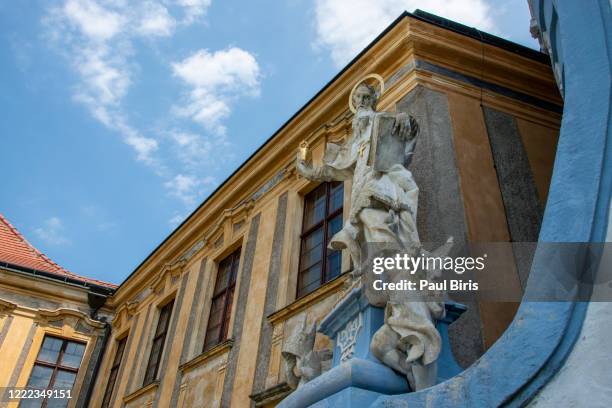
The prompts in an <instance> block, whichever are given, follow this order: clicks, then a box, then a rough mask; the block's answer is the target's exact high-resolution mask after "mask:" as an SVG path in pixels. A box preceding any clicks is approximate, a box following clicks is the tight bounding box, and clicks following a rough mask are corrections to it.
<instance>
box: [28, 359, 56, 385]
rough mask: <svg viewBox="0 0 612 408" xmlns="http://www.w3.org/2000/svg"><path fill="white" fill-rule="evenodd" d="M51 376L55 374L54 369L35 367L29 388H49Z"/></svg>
mask: <svg viewBox="0 0 612 408" xmlns="http://www.w3.org/2000/svg"><path fill="white" fill-rule="evenodd" d="M51 374H53V369H52V368H49V367H45V366H41V365H34V368H33V369H32V374H30V379H29V381H28V385H27V387H28V388H47V386H48V385H49V380H50V379H51Z"/></svg>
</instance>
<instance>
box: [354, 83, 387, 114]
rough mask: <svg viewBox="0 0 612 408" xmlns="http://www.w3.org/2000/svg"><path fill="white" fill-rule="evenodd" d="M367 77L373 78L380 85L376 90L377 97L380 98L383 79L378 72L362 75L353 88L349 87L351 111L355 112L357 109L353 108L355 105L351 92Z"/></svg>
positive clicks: (383, 87) (382, 89)
mask: <svg viewBox="0 0 612 408" xmlns="http://www.w3.org/2000/svg"><path fill="white" fill-rule="evenodd" d="M368 79H375V80H377V81H378V84H379V85H380V90H379V91H378V92H377V93H378V98H380V97H381V96H382V94H383V92H385V80H384V79H383V77H381V76H380V75H378V74H369V75H366V76H364V77H363V78H361V79H360V80H359V81H357V83H356V84H355V86H354V87H353V89H351V94H350V95H349V109H350V110H351V112H353V113H356V112H357V109H355V105H353V94H354V93H355V90H356V89H357V87H358V86H359V85H361V84H362V83H364V82H365V81H367V80H368Z"/></svg>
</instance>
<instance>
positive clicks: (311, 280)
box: [298, 263, 322, 296]
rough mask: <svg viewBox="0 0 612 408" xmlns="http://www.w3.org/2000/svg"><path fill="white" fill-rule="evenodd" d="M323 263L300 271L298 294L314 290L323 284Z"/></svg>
mask: <svg viewBox="0 0 612 408" xmlns="http://www.w3.org/2000/svg"><path fill="white" fill-rule="evenodd" d="M321 266H322V264H321V263H318V264H316V265H314V266H312V267H310V268H308V269H306V270H304V271H302V272H301V273H300V281H299V283H298V288H299V290H298V296H301V295H305V294H307V293H310V292H312V291H313V290H314V289H316V288H318V287H319V286H321Z"/></svg>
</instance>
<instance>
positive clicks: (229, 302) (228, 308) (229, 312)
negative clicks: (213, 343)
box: [221, 289, 234, 340]
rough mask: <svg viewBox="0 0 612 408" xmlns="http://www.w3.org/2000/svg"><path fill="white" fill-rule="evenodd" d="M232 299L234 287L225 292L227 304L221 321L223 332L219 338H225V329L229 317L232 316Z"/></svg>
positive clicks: (226, 328)
mask: <svg viewBox="0 0 612 408" xmlns="http://www.w3.org/2000/svg"><path fill="white" fill-rule="evenodd" d="M233 301H234V289H232V290H229V291H228V292H227V306H226V310H225V314H224V316H223V317H224V321H223V333H222V334H221V340H225V339H226V338H227V330H228V328H229V321H230V317H231V316H232V302H233Z"/></svg>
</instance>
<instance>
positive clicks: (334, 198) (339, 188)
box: [329, 182, 344, 213]
mask: <svg viewBox="0 0 612 408" xmlns="http://www.w3.org/2000/svg"><path fill="white" fill-rule="evenodd" d="M330 195H331V197H330V199H329V212H330V213H333V212H334V211H336V210H337V209H339V208H342V204H343V203H344V184H343V183H342V182H335V183H332V185H331V192H330Z"/></svg>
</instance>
